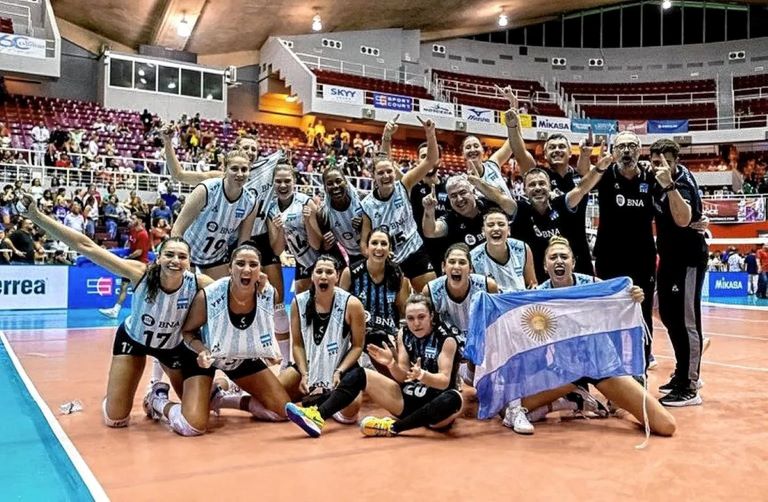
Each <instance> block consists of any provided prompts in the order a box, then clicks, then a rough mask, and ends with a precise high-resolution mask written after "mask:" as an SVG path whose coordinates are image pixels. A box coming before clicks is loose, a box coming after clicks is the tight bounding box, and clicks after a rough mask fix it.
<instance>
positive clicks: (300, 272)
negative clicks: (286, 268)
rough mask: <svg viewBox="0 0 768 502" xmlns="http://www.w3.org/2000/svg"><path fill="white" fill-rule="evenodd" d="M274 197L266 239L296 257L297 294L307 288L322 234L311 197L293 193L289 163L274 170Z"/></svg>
mask: <svg viewBox="0 0 768 502" xmlns="http://www.w3.org/2000/svg"><path fill="white" fill-rule="evenodd" d="M274 185H275V195H276V198H275V200H273V201H272V203H271V204H270V205H269V208H268V209H267V215H268V216H269V222H268V228H269V241H270V244H271V245H272V250H273V251H274V252H275V254H276V255H278V256H279V255H280V254H281V253H282V252H283V251H284V250H285V249H286V248H287V249H288V251H289V252H290V253H291V255H293V258H294V260H296V279H295V282H294V285H295V286H294V287H295V291H296V293H297V294H298V293H301V292H303V291H306V290H307V289H309V286H310V284H311V283H312V280H311V279H310V277H311V273H312V272H311V271H312V267H313V266H314V264H315V262H316V261H317V258H318V257H319V256H320V249H321V248H322V245H323V236H322V233H321V231H320V227H319V226H318V223H317V206H316V205H315V202H314V201H313V200H312V197H310V196H309V195H307V194H305V193H301V192H296V190H295V187H296V173H295V171H294V170H293V167H292V166H290V165H288V164H281V165H279V166H277V168H276V169H275V182H274Z"/></svg>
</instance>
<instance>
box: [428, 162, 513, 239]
mask: <svg viewBox="0 0 768 502" xmlns="http://www.w3.org/2000/svg"><path fill="white" fill-rule="evenodd" d="M445 188H446V191H447V192H448V200H449V201H450V203H451V207H450V210H449V211H448V212H446V214H444V215H443V216H441V217H440V219H437V220H436V219H435V207H436V206H437V198H436V194H433V193H430V194H429V195H427V196H426V197H424V200H423V201H422V204H423V206H424V216H423V220H422V228H423V229H424V235H426V236H427V237H433V238H435V237H438V238H439V237H444V238H446V240H447V241H448V242H450V243H451V244H454V243H457V242H463V243H464V244H466V245H467V246H468V247H469V248H470V249H472V248H474V247H475V246H478V245H480V244H482V243H483V242H484V241H485V236H484V235H483V216H484V215H485V214H486V213H487V212H488V211H489V210H490V209H491V208H495V207H498V208H501V209H502V210H503V211H504V213H505V214H507V215H508V216H509V217H514V214H515V212H516V211H517V203H516V202H515V200H514V199H513V198H512V197H509V196H507V195H505V194H504V193H503V192H501V191H500V190H497V189H496V188H494V187H493V186H491V185H489V184H488V183H486V182H485V181H483V180H482V178H480V177H478V176H476V175H469V176H467V175H463V174H461V175H458V176H451V177H450V178H448V181H447V182H446V184H445ZM475 190H477V191H478V192H479V193H480V194H481V195H482V196H483V197H478V196H477V195H475Z"/></svg>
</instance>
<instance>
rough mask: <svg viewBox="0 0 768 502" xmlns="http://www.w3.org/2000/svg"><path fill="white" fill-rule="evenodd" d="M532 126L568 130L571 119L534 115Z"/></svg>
mask: <svg viewBox="0 0 768 502" xmlns="http://www.w3.org/2000/svg"><path fill="white" fill-rule="evenodd" d="M534 127H536V128H537V129H553V130H555V131H570V130H571V121H570V120H568V119H560V118H557V117H542V116H535V117H534Z"/></svg>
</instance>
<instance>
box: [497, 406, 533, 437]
mask: <svg viewBox="0 0 768 502" xmlns="http://www.w3.org/2000/svg"><path fill="white" fill-rule="evenodd" d="M526 413H528V410H527V409H526V408H524V407H522V406H508V407H507V411H506V412H505V413H504V420H502V421H501V423H502V424H504V427H509V428H510V429H512V430H513V431H515V432H517V433H518V434H525V435H530V434H533V430H534V429H533V425H532V424H531V422H530V421H529V420H528V417H527V416H526Z"/></svg>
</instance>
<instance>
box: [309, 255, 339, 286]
mask: <svg viewBox="0 0 768 502" xmlns="http://www.w3.org/2000/svg"><path fill="white" fill-rule="evenodd" d="M338 282H339V273H338V271H337V270H336V266H335V264H334V263H333V261H331V260H322V259H321V260H318V261H317V262H316V263H315V268H314V270H313V271H312V284H314V285H315V289H316V290H317V291H318V292H321V293H325V292H327V291H332V290H333V288H334V287H335V286H336V284H338Z"/></svg>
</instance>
